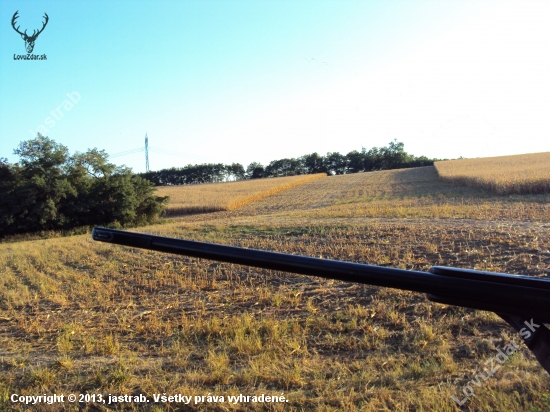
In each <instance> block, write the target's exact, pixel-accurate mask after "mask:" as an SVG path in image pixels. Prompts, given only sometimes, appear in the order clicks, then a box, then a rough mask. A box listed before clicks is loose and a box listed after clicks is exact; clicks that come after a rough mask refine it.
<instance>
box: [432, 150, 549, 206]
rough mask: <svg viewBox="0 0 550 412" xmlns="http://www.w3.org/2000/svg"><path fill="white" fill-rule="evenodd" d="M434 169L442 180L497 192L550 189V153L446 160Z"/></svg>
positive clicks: (514, 192) (511, 192)
mask: <svg viewBox="0 0 550 412" xmlns="http://www.w3.org/2000/svg"><path fill="white" fill-rule="evenodd" d="M435 168H436V169H437V173H438V174H439V177H440V178H441V179H442V180H443V181H446V182H452V183H458V184H462V185H466V186H475V187H479V188H482V189H486V190H490V191H492V192H495V193H497V194H500V195H505V194H535V193H549V192H550V152H545V153H532V154H523V155H514V156H499V157H485V158H480V159H459V160H447V161H444V162H436V163H435Z"/></svg>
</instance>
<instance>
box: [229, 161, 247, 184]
mask: <svg viewBox="0 0 550 412" xmlns="http://www.w3.org/2000/svg"><path fill="white" fill-rule="evenodd" d="M227 172H228V173H227V174H228V176H230V177H233V178H234V179H235V180H242V179H244V178H245V175H246V171H245V170H244V167H243V165H242V164H240V163H232V164H231V166H227Z"/></svg>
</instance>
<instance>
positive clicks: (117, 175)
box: [0, 134, 168, 236]
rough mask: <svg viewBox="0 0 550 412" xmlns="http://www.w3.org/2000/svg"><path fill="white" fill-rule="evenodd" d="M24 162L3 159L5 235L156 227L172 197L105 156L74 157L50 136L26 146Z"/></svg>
mask: <svg viewBox="0 0 550 412" xmlns="http://www.w3.org/2000/svg"><path fill="white" fill-rule="evenodd" d="M14 153H15V154H17V155H18V156H19V158H20V162H19V163H16V164H9V163H8V162H7V160H6V159H0V236H5V235H7V234H16V233H26V232H36V231H43V230H60V229H61V230H67V229H71V228H75V227H82V226H91V225H108V224H115V225H118V226H120V227H124V226H130V225H143V224H147V223H150V222H153V221H154V220H156V219H157V218H158V216H160V215H162V214H163V213H164V208H165V205H166V203H167V202H168V198H167V197H158V196H154V190H155V189H154V185H153V184H152V183H150V182H149V181H147V180H145V179H143V178H141V177H139V176H135V175H134V174H133V173H132V171H131V169H128V168H126V167H116V166H115V165H113V164H110V163H108V162H107V158H108V155H107V153H105V151H103V150H101V151H99V150H97V149H90V150H88V151H87V152H86V153H78V152H77V153H76V154H74V155H73V156H70V155H69V151H68V149H67V148H66V147H65V146H63V145H61V144H58V143H55V141H53V140H51V139H50V138H48V137H44V136H42V135H40V134H39V135H38V137H37V138H36V139H33V140H29V141H26V142H21V143H20V144H19V147H18V148H17V149H16V150H14Z"/></svg>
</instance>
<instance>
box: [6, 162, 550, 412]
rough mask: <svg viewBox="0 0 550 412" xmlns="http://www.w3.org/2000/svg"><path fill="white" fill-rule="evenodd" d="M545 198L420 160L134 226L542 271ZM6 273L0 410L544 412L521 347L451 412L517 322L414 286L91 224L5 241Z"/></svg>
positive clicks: (534, 367)
mask: <svg viewBox="0 0 550 412" xmlns="http://www.w3.org/2000/svg"><path fill="white" fill-rule="evenodd" d="M207 186H210V185H207ZM231 186H233V187H235V186H236V185H235V184H233V183H230V184H227V187H231ZM198 187H199V186H198ZM198 187H197V188H198ZM228 190H229V189H228ZM549 203H550V194H538V195H522V196H520V195H513V196H508V197H502V196H497V195H493V194H490V193H488V192H486V191H483V190H482V189H480V188H477V187H463V186H457V185H455V184H451V183H447V182H443V181H441V180H439V179H438V176H437V173H436V171H435V169H434V168H433V167H425V168H418V169H408V170H394V171H384V172H375V173H361V174H355V175H344V176H330V177H326V178H323V179H317V180H314V181H310V182H307V183H303V184H301V185H299V186H296V187H293V188H290V189H288V190H285V191H283V192H280V193H277V194H274V195H272V196H269V197H266V198H264V199H262V200H259V201H256V202H254V203H248V204H246V205H244V206H243V207H241V208H239V209H234V210H229V211H220V212H215V213H208V214H197V215H187V216H179V217H176V218H173V219H170V220H168V222H167V223H164V224H159V225H152V226H148V227H144V228H139V229H135V231H138V232H147V233H153V234H159V235H163V236H173V237H179V238H185V239H194V240H203V241H209V242H216V243H223V244H230V245H236V246H242V247H247V248H256V249H265V250H273V251H280V252H286V253H294V254H301V255H308V256H317V257H322V258H327V259H339V260H347V261H354V262H363V263H370V264H381V265H387V266H391V267H398V268H405V269H416V270H423V271H426V270H428V269H429V268H430V267H431V266H433V265H444V266H455V267H464V268H473V269H481V270H489V271H495V272H507V273H518V274H523V275H531V276H548V275H549V274H550V238H549V237H548V233H549V229H550V219H549V216H550V213H549V209H548V204H549ZM0 273H1V276H0V372H1V373H0V410H26V409H25V407H24V406H23V405H20V404H13V403H11V402H10V401H9V396H10V394H13V393H18V394H23V395H36V394H42V393H85V392H88V393H102V394H109V393H110V394H136V395H137V394H140V393H143V394H145V395H147V396H149V397H150V398H151V397H152V395H153V394H159V393H160V394H162V393H167V394H178V393H181V394H187V395H188V394H191V395H207V394H209V393H210V394H212V395H214V394H215V395H219V396H226V397H227V396H229V395H238V394H240V393H242V394H245V395H259V394H261V393H265V394H268V395H277V396H279V395H280V394H281V393H284V396H285V397H286V398H287V399H288V403H285V404H277V403H274V404H262V403H259V404H252V403H249V404H230V403H228V402H225V403H223V404H207V403H203V404H198V405H191V408H189V409H196V410H209V411H240V410H257V411H279V410H280V411H282V410H285V411H303V410H307V411H310V410H311V411H459V410H466V411H530V412H538V411H546V410H549V409H550V397H549V395H548V393H549V392H550V377H549V376H548V374H547V373H546V372H545V371H544V370H543V369H542V368H541V367H540V366H539V364H538V363H537V362H536V360H535V359H534V356H533V355H531V353H530V352H529V351H528V350H527V348H525V347H524V345H523V344H520V345H522V347H521V349H520V350H518V351H517V352H515V353H514V354H513V355H511V356H510V358H509V359H508V360H507V361H506V362H505V363H504V364H503V365H502V367H501V368H500V369H499V370H498V371H497V372H496V373H495V375H494V376H493V377H491V378H489V379H488V380H486V381H483V380H482V382H481V383H480V385H479V386H474V388H473V389H474V391H475V394H474V396H472V397H471V398H469V399H468V400H467V401H466V402H465V403H464V405H463V406H462V407H461V408H459V407H458V406H457V404H456V403H455V402H454V401H453V400H452V398H451V396H453V395H454V396H456V397H457V398H458V399H462V398H463V397H464V394H463V392H462V389H463V388H464V385H466V384H467V382H468V381H470V380H471V379H473V378H474V377H475V376H476V374H477V373H478V372H483V370H484V368H485V367H486V365H485V362H486V361H487V360H488V359H490V358H492V357H494V356H495V354H496V353H497V352H496V351H497V349H498V348H502V347H503V345H505V344H506V343H508V342H510V341H511V340H512V339H515V340H516V342H518V341H519V338H518V335H517V334H516V333H515V332H514V331H513V330H512V328H511V327H509V326H508V325H507V324H506V323H505V322H504V321H503V320H501V319H500V318H499V317H498V316H497V315H495V314H492V313H488V312H483V311H474V310H470V309H465V308H460V307H453V306H447V305H441V304H436V303H431V302H429V301H427V300H426V298H425V297H424V296H422V295H420V294H418V293H414V292H407V291H399V290H393V289H387V288H380V287H370V286H364V285H358V284H349V283H345V282H339V281H332V280H325V279H320V278H315V277H308V276H302V275H294V274H288V273H282V272H277V271H271V270H263V269H255V268H249V267H244V266H239V265H233V264H226V263H218V262H213V261H208V260H204V259H196V258H188V257H183V256H176V255H170V254H163V253H159V252H153V251H146V250H140V249H135V248H127V247H121V246H116V245H109V244H106V243H99V242H94V241H92V240H91V239H90V235H80V236H72V237H68V238H53V239H38V240H28V241H21V242H10V243H2V244H0ZM59 406H60V405H59V404H57V405H52V406H48V405H40V407H35V408H33V410H48V411H49V410H51V411H53V410H59V409H60V408H59ZM64 406H65V410H77V409H78V408H77V406H76V405H73V407H72V409H71V406H70V405H68V404H65V405H64ZM80 409H81V410H107V409H106V408H105V406H103V405H92V404H89V405H84V404H82V405H80ZM117 410H149V411H172V410H186V406H185V405H181V404H174V403H172V404H161V403H154V402H152V401H151V403H148V404H146V405H144V404H139V403H136V404H134V403H127V404H119V405H118V406H117Z"/></svg>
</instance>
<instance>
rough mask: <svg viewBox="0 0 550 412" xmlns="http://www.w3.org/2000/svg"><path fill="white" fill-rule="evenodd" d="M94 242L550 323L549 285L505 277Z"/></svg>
mask: <svg viewBox="0 0 550 412" xmlns="http://www.w3.org/2000/svg"><path fill="white" fill-rule="evenodd" d="M92 238H93V239H94V240H98V241H102V242H110V243H116V244H120V245H125V246H132V247H137V248H144V249H151V250H157V251H160V252H167V253H175V254H180V255H186V256H192V257H198V258H205V259H212V260H217V261H222V262H228V263H236V264H241V265H247V266H254V267H259V268H264V269H273V270H280V271H285V272H292V273H298V274H303V275H310V276H318V277H322V278H328V279H336V280H342V281H347V282H354V283H363V284H368V285H375V286H384V287H390V288H396V289H402V290H410V291H415V292H421V293H426V294H428V298H429V299H430V300H433V301H436V302H441V303H447V304H451V305H458V306H464V307H468V308H473V309H480V310H488V311H493V312H496V313H499V314H510V315H519V316H524V317H526V318H531V317H536V318H537V319H539V320H540V321H543V322H550V281H548V280H544V279H539V278H534V277H527V276H518V275H509V274H504V273H494V272H485V271H477V270H468V269H458V268H447V267H439V266H435V267H432V268H431V270H430V272H421V271H415V270H405V269H394V268H388V267H383V266H373V265H367V264H361V263H353V262H344V261H337V260H329V259H320V258H313V257H307V256H298V255H290V254H286V253H278V252H268V251H263V250H256V249H247V248H242V247H235V246H227V245H220V244H214V243H207V242H198V241H192V240H182V239H174V238H168V237H162V236H154V235H148V234H142V233H133V232H126V231H122V230H115V229H106V228H99V227H96V228H94V230H93V232H92Z"/></svg>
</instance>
